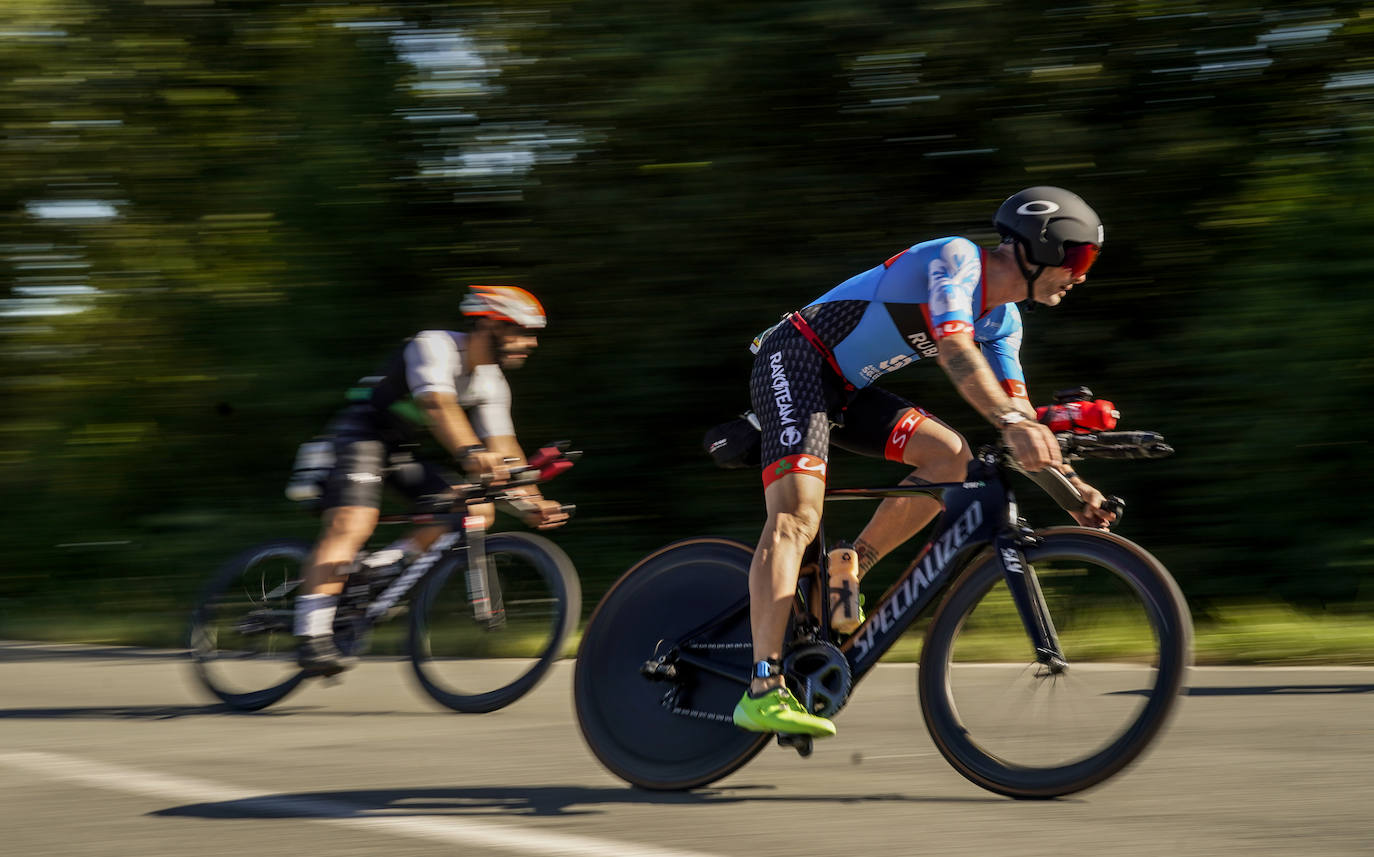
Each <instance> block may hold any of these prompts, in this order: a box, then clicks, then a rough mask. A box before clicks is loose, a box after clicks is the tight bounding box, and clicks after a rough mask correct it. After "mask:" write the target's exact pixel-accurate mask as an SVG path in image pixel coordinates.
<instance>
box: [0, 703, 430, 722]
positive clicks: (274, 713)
mask: <svg viewBox="0 0 1374 857" xmlns="http://www.w3.org/2000/svg"><path fill="white" fill-rule="evenodd" d="M293 714H308V715H310V716H311V717H383V716H396V717H452V716H453V714H452V713H450V712H448V711H337V710H330V709H327V708H323V707H320V708H316V707H314V706H302V705H296V706H282V707H281V708H273V709H272V710H270V711H236V710H234V709H232V708H229V707H228V706H225V705H83V706H70V707H63V708H0V721H4V720H174V719H176V718H178V717H204V716H206V715H216V716H220V717H290V716H291V715H293Z"/></svg>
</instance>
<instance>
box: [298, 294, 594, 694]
mask: <svg viewBox="0 0 1374 857" xmlns="http://www.w3.org/2000/svg"><path fill="white" fill-rule="evenodd" d="M460 309H461V311H462V312H463V314H464V315H467V316H471V317H473V318H474V319H475V322H474V325H473V329H472V330H471V332H468V333H459V332H456V331H451V330H425V331H422V332H420V333H418V334H416V335H415V336H414V337H412V338H411V339H410V340H408V341H407V343H406V345H405V346H404V347H403V348H402V349H401V351H400V352H399V353H397V354H396V355H395V356H394V357H393V358H392V360H391V362H390V363H389V364H388V365H387V367H386V369H385V370H384V371H383V372H382V373H381V374H379V375H374V376H370V377H368V378H364V379H362V381H361V382H360V383H359V385H358V386H356V387H354V388H353V389H352V390H350V391H349V399H350V400H351V401H352V404H350V405H349V406H348V407H347V408H345V409H344V410H343V411H341V412H340V413H339V414H338V415H337V416H336V417H335V419H334V420H333V422H332V423H331V424H330V427H329V430H328V432H327V434H328V436H329V438H330V440H331V441H332V443H333V447H334V455H335V464H334V467H333V469H332V470H331V471H330V473H329V475H328V477H327V478H326V479H325V482H324V486H323V497H322V500H321V503H320V505H321V507H322V508H323V509H324V512H323V523H322V526H321V529H320V535H319V539H318V541H317V542H316V544H315V548H314V550H313V551H312V552H311V554H310V556H309V558H308V559H307V560H306V565H305V568H304V569H303V572H302V582H301V588H300V591H299V593H298V595H297V598H296V621H295V634H296V636H297V637H298V642H299V645H298V658H297V659H298V662H299V663H300V665H301V667H303V668H304V669H306V670H307V671H310V672H312V673H317V674H320V675H333V674H335V673H338V672H340V671H342V670H344V669H346V668H348V667H349V666H351V661H350V659H347V658H344V657H342V656H341V655H340V653H339V651H338V648H337V647H336V646H335V645H334V639H333V624H334V613H335V608H336V606H337V604H338V600H339V594H340V593H341V592H342V591H343V586H344V578H345V577H347V575H348V573H349V572H350V571H351V570H352V568H353V563H354V558H355V557H356V556H357V554H358V552H359V551H360V550H361V549H362V546H363V544H364V543H365V542H366V541H367V539H368V538H369V537H370V536H371V535H372V531H373V529H375V528H376V526H377V519H378V513H379V509H380V507H381V493H382V485H383V484H384V483H385V484H391V485H393V486H394V487H396V488H398V489H399V490H400V491H401V492H402V493H404V494H405V495H407V496H408V497H409V498H410V499H411V500H412V501H413V502H414V503H415V505H416V509H417V510H419V511H427V510H429V509H442V508H445V506H446V503H447V502H448V501H450V500H451V499H452V498H453V492H452V488H451V486H452V485H454V484H455V483H457V482H458V481H460V480H459V479H458V478H457V477H455V476H454V475H453V474H452V473H450V472H448V471H447V470H445V469H444V468H441V467H439V466H438V465H437V464H435V463H434V462H431V461H427V460H425V459H423V458H417V457H415V456H414V455H413V453H412V450H413V449H414V448H415V447H416V446H417V445H418V442H419V441H420V440H421V439H422V438H423V435H424V434H425V433H426V432H428V434H430V435H432V436H433V437H434V438H435V439H436V440H438V442H439V443H440V444H441V445H442V446H443V447H444V449H445V450H446V451H447V452H448V453H449V454H450V455H452V456H453V457H454V459H455V460H456V461H457V462H458V464H459V466H460V467H461V468H462V470H463V471H464V472H466V473H467V474H468V476H469V477H472V478H476V477H479V476H482V475H485V474H490V475H492V476H494V477H495V478H496V479H498V480H500V479H503V478H505V477H506V475H507V469H508V467H509V466H510V464H508V462H510V461H514V462H516V463H518V464H523V463H524V462H525V456H524V453H523V452H522V451H521V449H520V445H519V443H518V442H517V441H516V438H515V428H514V426H513V424H512V422H511V416H510V405H511V393H510V386H509V385H508V384H507V383H506V377H505V375H504V373H503V372H502V370H503V369H514V368H517V367H519V366H521V365H523V363H524V362H525V359H526V358H527V357H528V356H529V353H530V351H531V350H532V349H533V348H534V347H535V346H536V345H537V344H538V340H537V338H536V331H538V330H540V329H542V328H543V327H544V325H545V314H544V308H543V306H541V305H540V303H539V301H538V300H537V299H536V298H535V297H534V296H533V295H531V294H530V293H529V292H527V291H525V290H524V289H520V288H517V287H515V286H473V287H471V290H470V291H469V293H468V294H467V295H466V296H465V297H464V299H463V302H462V304H461V305H460ZM514 490H515V491H516V492H517V493H518V494H520V495H521V496H519V498H518V499H516V500H513V501H512V502H511V504H510V505H511V509H510V511H512V512H513V513H514V514H516V515H518V516H519V517H520V518H521V519H522V520H523V521H524V522H525V523H526V524H527V525H529V526H533V527H538V528H540V529H548V528H552V527H557V526H560V525H562V524H563V523H564V522H565V521H566V520H567V515H566V514H565V513H564V512H563V511H561V509H560V506H559V504H558V503H557V502H556V501H553V500H548V499H545V498H544V497H543V496H541V495H540V493H539V490H538V488H536V487H534V486H525V487H522V488H519V489H514ZM470 514H480V515H483V516H484V517H486V518H488V523H490V519H491V518H492V517H494V515H495V510H494V508H493V507H492V506H491V505H484V506H473V507H470ZM440 531H441V528H437V527H431V528H425V529H421V530H417V531H416V532H414V533H412V535H411V537H410V539H411V545H412V547H413V548H414V549H415V550H417V551H420V550H423V549H424V548H426V547H428V546H429V544H430V543H431V542H432V541H433V540H434V539H435V538H436V537H437V536H438V535H439V533H440Z"/></svg>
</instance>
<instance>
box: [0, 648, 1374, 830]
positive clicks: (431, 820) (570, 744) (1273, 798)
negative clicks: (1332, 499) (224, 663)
mask: <svg viewBox="0 0 1374 857" xmlns="http://www.w3.org/2000/svg"><path fill="white" fill-rule="evenodd" d="M407 670H408V666H407V664H406V663H404V662H402V661H396V660H370V661H367V662H365V663H364V664H363V665H362V666H360V667H359V668H358V669H357V670H356V671H354V672H352V673H350V674H348V675H347V677H346V678H345V680H344V681H342V682H340V683H338V684H336V685H334V686H328V687H326V686H322V685H321V684H320V683H318V682H316V683H314V684H311V685H309V686H307V687H305V688H304V689H302V690H301V691H300V692H298V693H297V694H296V695H294V696H292V697H289V698H288V699H287V700H285V701H283V702H282V703H280V704H279V705H278V706H276V707H273V708H269V709H267V710H266V711H263V712H260V713H257V714H250V715H244V714H235V713H230V712H227V711H225V710H224V709H222V708H220V707H218V706H216V705H212V704H211V703H210V701H209V699H208V698H207V697H206V696H204V695H203V694H202V692H201V691H200V690H199V688H198V687H197V686H196V685H195V683H194V682H193V681H192V679H191V678H190V671H189V669H188V667H187V665H186V663H185V662H184V661H183V660H182V659H180V658H178V657H176V656H174V655H170V654H168V653H161V652H144V651H139V650H128V649H110V650H102V649H92V648H88V647H51V646H35V645H31V644H19V643H10V644H0V853H4V854H7V855H16V857H21V855H22V856H23V857H36V855H77V854H79V855H111V857H132V855H138V857H158V855H243V854H255V853H265V854H306V853H318V854H327V855H330V857H349V855H377V854H385V855H439V854H455V853H462V854H464V855H488V854H491V855H496V854H501V855H550V854H578V855H581V854H586V855H593V854H595V855H611V856H612V857H636V855H643V857H683V855H689V854H691V855H741V857H743V855H757V857H764V855H788V857H792V855H819V854H875V853H880V854H889V853H890V854H902V855H905V854H931V855H937V854H938V855H963V854H968V855H980V857H988V855H1003V854H1005V855H1016V857H1030V855H1042V854H1043V855H1080V854H1081V855H1098V854H1104V853H1105V854H1111V855H1113V857H1121V855H1151V857H1158V855H1171V857H1172V855H1209V857H1224V855H1242V854H1243V855H1247V857H1258V856H1259V855H1284V857H1289V855H1374V803H1371V800H1370V799H1371V797H1372V796H1374V668H1337V667H1322V668H1318V667H1313V668H1205V669H1195V670H1194V671H1193V673H1192V675H1191V679H1190V690H1189V693H1188V696H1187V697H1186V698H1184V699H1183V700H1182V701H1181V706H1180V709H1179V713H1178V715H1177V716H1176V717H1175V719H1174V720H1173V722H1172V724H1171V726H1170V727H1169V729H1168V730H1167V731H1166V732H1165V733H1164V735H1163V736H1162V738H1161V740H1160V741H1159V742H1158V744H1157V746H1156V747H1155V749H1154V750H1153V751H1152V752H1151V753H1149V754H1148V755H1147V756H1146V757H1145V758H1144V759H1143V760H1141V761H1140V762H1139V763H1137V764H1136V765H1134V766H1133V767H1131V768H1130V769H1128V770H1127V771H1126V772H1125V773H1123V774H1122V775H1120V776H1119V777H1116V778H1114V779H1113V780H1111V781H1109V782H1107V783H1106V784H1104V785H1102V786H1099V787H1097V788H1095V789H1092V790H1089V791H1087V792H1083V793H1080V794H1078V795H1075V796H1072V797H1069V798H1062V799H1059V800H1054V801H1029V802H1026V801H1013V800H1009V799H1006V798H1002V797H999V796H997V795H993V794H991V793H988V792H985V791H982V790H980V789H979V788H977V787H976V786H974V785H973V784H971V783H969V782H967V781H966V780H964V779H963V778H962V777H960V776H959V775H958V774H956V773H955V772H954V771H953V769H951V768H950V767H949V766H948V765H947V764H946V763H945V761H944V760H943V759H942V758H941V757H940V756H939V754H938V753H937V752H936V750H935V749H934V746H933V745H932V744H931V742H930V739H929V738H928V737H927V735H926V733H925V730H924V727H923V725H922V723H921V719H920V714H919V709H918V706H917V701H916V691H915V667H914V666H912V665H883V666H880V667H879V668H878V669H877V670H876V671H875V672H874V673H873V674H872V675H871V676H869V677H868V678H867V679H866V680H865V681H864V683H863V684H862V685H860V687H859V688H858V690H857V692H856V694H855V697H854V700H853V701H852V702H851V703H850V705H849V707H848V708H846V709H845V711H844V712H842V713H841V715H840V716H839V718H838V720H837V722H838V725H839V729H840V734H839V736H837V737H836V738H833V739H829V740H828V741H825V742H821V743H818V744H817V747H816V751H815V754H814V755H813V756H812V757H811V758H809V759H801V758H799V757H798V756H797V754H796V753H795V752H793V751H791V750H786V749H782V748H778V747H769V748H768V749H766V750H765V751H764V752H763V754H762V755H760V756H759V757H758V758H757V759H755V760H754V761H753V762H751V763H750V764H749V765H747V766H745V767H744V768H743V769H741V770H740V771H738V772H737V773H735V774H734V775H732V776H730V777H728V778H726V779H725V780H723V781H721V782H720V783H718V784H717V785H716V786H713V787H711V788H708V789H703V790H700V791H697V792H693V793H687V794H657V793H649V792H643V791H639V790H635V789H632V788H629V787H627V786H626V785H624V784H623V783H622V782H621V781H620V780H618V779H616V778H615V777H613V776H612V775H611V774H609V773H607V772H606V771H605V770H604V769H603V768H602V767H601V766H600V765H599V764H598V763H597V762H596V760H595V758H594V757H593V756H592V755H591V754H590V752H589V751H588V750H587V749H586V747H585V745H584V744H583V743H582V740H581V737H580V733H579V732H578V729H577V726H576V723H575V721H574V716H573V709H572V701H571V695H570V683H571V675H572V668H571V664H568V663H564V664H560V665H559V666H558V667H557V668H556V669H555V670H554V672H553V674H552V676H551V677H550V678H549V679H548V680H547V681H546V682H544V683H543V684H542V685H541V686H540V687H539V688H538V689H537V690H536V691H535V692H533V693H532V694H530V695H529V696H527V697H526V698H524V699H522V700H520V701H519V702H517V703H515V704H514V705H512V706H510V707H509V708H507V709H505V710H503V711H500V712H497V713H494V714H488V715H458V714H453V713H450V712H448V711H447V710H446V709H442V708H439V707H437V706H436V705H435V704H434V703H432V702H431V701H430V700H429V699H428V698H427V697H425V696H423V695H422V694H421V693H420V692H419V691H418V690H417V689H416V688H415V686H414V684H413V682H412V681H411V679H410V677H409V674H408V672H407Z"/></svg>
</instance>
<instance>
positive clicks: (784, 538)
mask: <svg viewBox="0 0 1374 857" xmlns="http://www.w3.org/2000/svg"><path fill="white" fill-rule="evenodd" d="M763 497H764V502H765V504H766V506H767V509H768V520H767V522H766V523H765V524H764V526H763V534H762V535H760V536H759V544H758V547H757V548H756V549H755V550H754V560H753V562H752V563H751V564H750V566H749V625H750V628H751V630H752V632H753V638H754V661H755V662H756V663H757V662H758V661H761V660H766V659H768V658H780V657H781V656H782V642H783V638H784V637H785V636H786V634H787V623H788V621H789V620H790V618H791V615H792V598H793V596H794V595H795V594H796V591H797V574H798V569H799V567H800V566H801V558H802V552H803V551H805V550H806V546H807V545H808V544H810V543H811V540H812V539H813V538H815V535H816V531H817V530H818V529H819V528H820V522H821V504H822V502H823V501H824V499H825V482H824V481H822V480H820V479H817V478H816V477H814V476H808V475H805V474H801V473H790V474H788V475H786V476H783V477H782V478H780V479H778V480H777V481H776V482H774V483H773V484H772V485H769V486H768V487H767V488H766V489H765V490H764V492H763ZM781 684H782V678H781V677H780V676H773V677H770V678H767V679H759V678H755V679H754V680H753V681H752V682H751V684H750V686H749V690H750V692H752V693H754V694H756V695H757V694H761V693H763V692H765V691H768V690H771V689H773V688H775V687H777V686H779V685H781Z"/></svg>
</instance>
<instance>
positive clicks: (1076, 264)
mask: <svg viewBox="0 0 1374 857" xmlns="http://www.w3.org/2000/svg"><path fill="white" fill-rule="evenodd" d="M1100 252H1102V248H1101V247H1099V246H1098V245H1096V244H1069V245H1067V246H1066V247H1064V265H1063V267H1065V268H1068V269H1070V270H1072V271H1073V275H1074V278H1075V279H1076V278H1078V277H1081V276H1083V275H1084V274H1086V273H1088V269H1089V268H1091V267H1092V266H1093V262H1096V261H1097V254H1098V253H1100Z"/></svg>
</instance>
